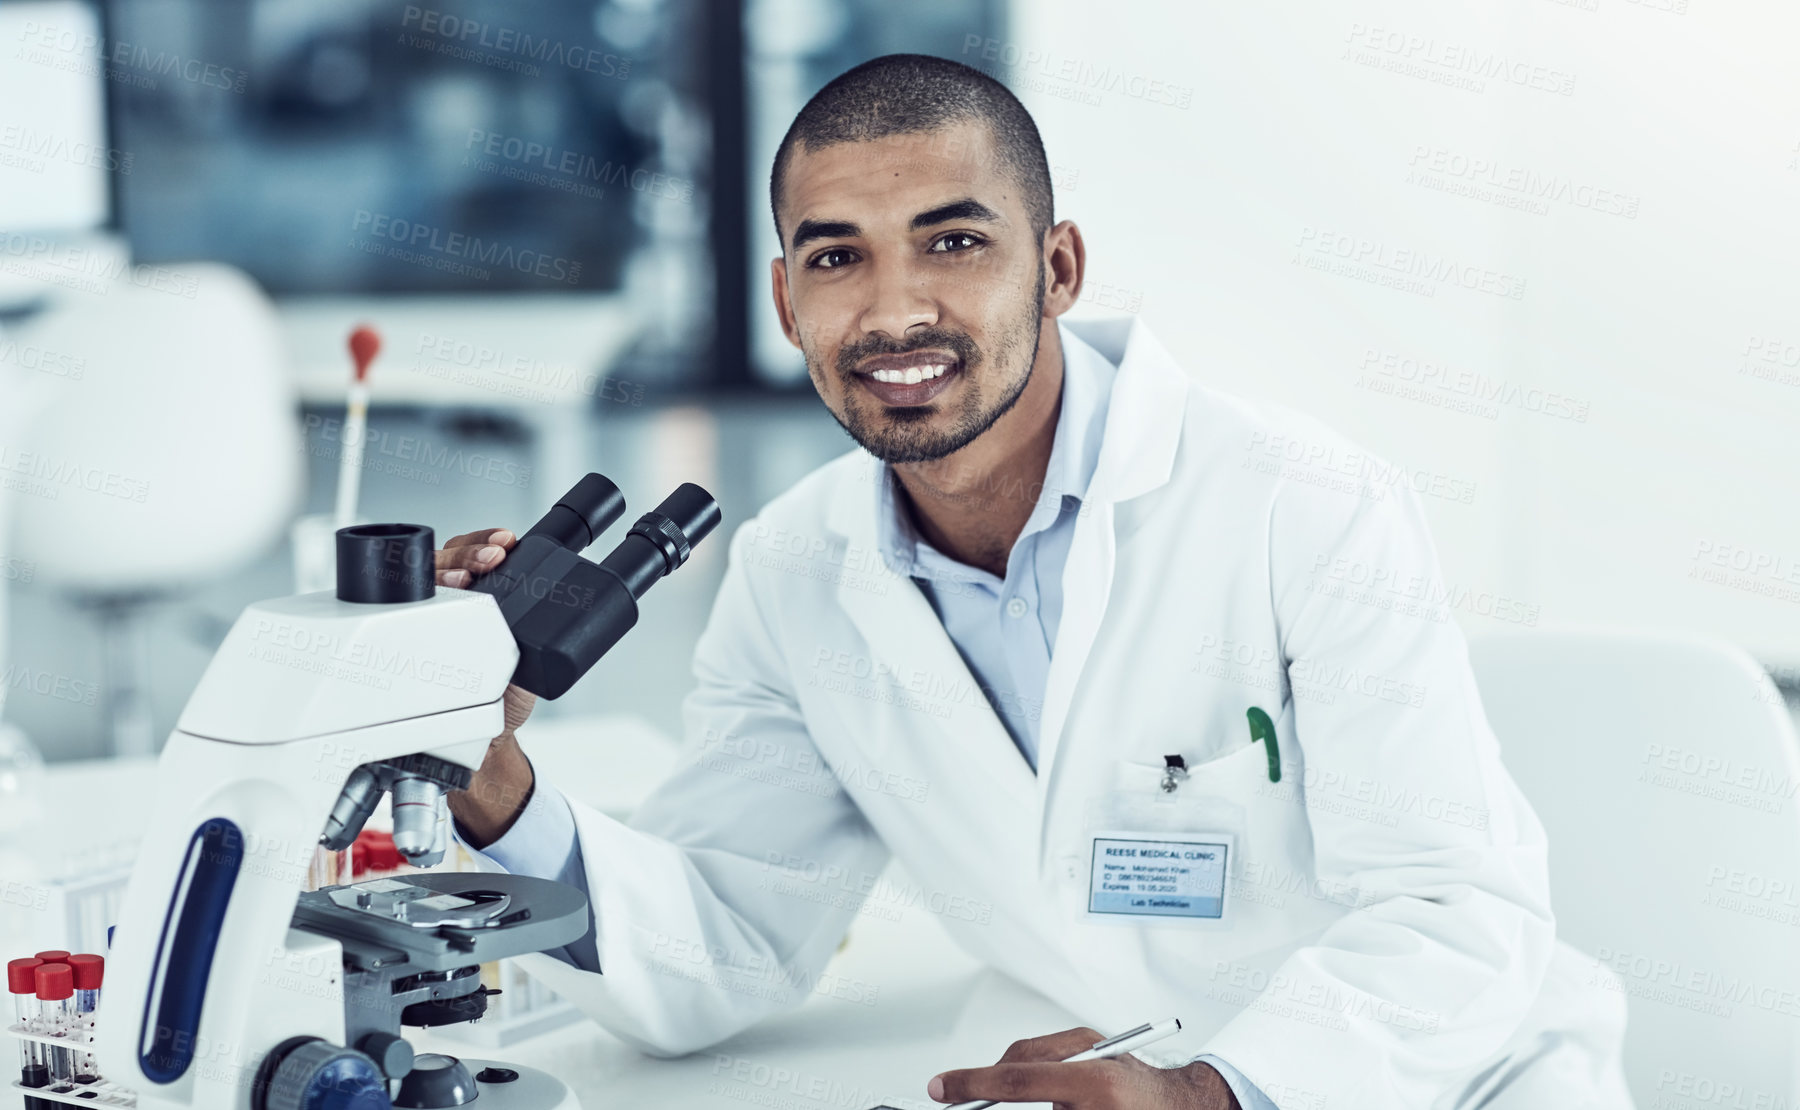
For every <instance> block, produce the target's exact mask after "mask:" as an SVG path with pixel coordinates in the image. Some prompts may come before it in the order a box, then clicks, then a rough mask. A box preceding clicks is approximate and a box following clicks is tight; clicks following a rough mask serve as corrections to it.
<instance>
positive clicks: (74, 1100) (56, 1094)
mask: <svg viewBox="0 0 1800 1110" xmlns="http://www.w3.org/2000/svg"><path fill="white" fill-rule="evenodd" d="M6 1032H7V1033H8V1034H10V1035H12V1036H14V1037H17V1038H18V1039H19V1040H21V1041H36V1042H37V1043H39V1044H46V1045H51V1046H53V1047H55V1048H66V1049H71V1050H74V1051H81V1050H84V1049H91V1048H92V1047H93V1045H94V1033H93V1031H92V1030H87V1031H85V1032H80V1033H76V1034H73V1035H70V1036H62V1037H55V1036H51V1035H49V1034H47V1033H34V1032H32V1031H30V1030H28V1029H26V1028H25V1027H24V1026H23V1025H18V1024H13V1025H9V1026H7V1027H6ZM12 1087H13V1089H14V1090H16V1091H18V1092H19V1093H20V1094H21V1095H24V1096H25V1097H27V1098H41V1099H45V1100H48V1101H50V1102H67V1103H70V1104H72V1105H75V1106H110V1107H115V1108H124V1107H133V1106H136V1105H137V1092H135V1091H132V1090H128V1089H127V1088H124V1087H121V1086H119V1085H118V1084H117V1083H109V1082H107V1081H106V1080H104V1079H100V1080H96V1081H95V1082H93V1083H66V1082H65V1083H57V1082H54V1081H53V1082H51V1083H50V1085H49V1086H46V1087H27V1086H25V1084H24V1083H22V1082H20V1081H19V1080H18V1079H14V1080H13V1081H12Z"/></svg>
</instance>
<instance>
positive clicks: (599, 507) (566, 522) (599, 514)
mask: <svg viewBox="0 0 1800 1110" xmlns="http://www.w3.org/2000/svg"><path fill="white" fill-rule="evenodd" d="M624 515H625V495H624V494H622V493H620V492H619V487H618V486H615V485H613V484H612V482H610V481H608V480H607V479H606V477H605V476H604V475H600V474H589V475H588V476H587V477H585V478H583V479H582V480H581V481H579V482H576V483H575V485H574V487H573V488H572V489H570V490H569V492H568V493H565V494H563V496H562V499H561V500H559V501H558V502H557V503H556V504H555V505H552V506H551V507H550V511H549V512H547V513H545V514H544V516H543V519H541V520H539V521H538V522H537V523H536V524H533V525H532V526H531V531H529V532H526V533H525V535H524V536H522V537H520V538H521V539H530V538H531V537H532V536H543V537H545V538H546V539H548V540H550V541H551V542H553V543H555V544H556V545H557V546H558V547H566V548H568V549H569V550H570V551H573V552H575V553H576V554H577V555H579V554H581V552H582V551H583V550H585V549H586V548H587V546H588V545H589V544H591V543H593V542H594V541H595V540H597V539H599V538H600V533H602V532H604V531H606V530H607V529H608V528H611V527H612V526H613V523H614V522H615V521H617V520H618V519H619V518H620V517H622V516H624Z"/></svg>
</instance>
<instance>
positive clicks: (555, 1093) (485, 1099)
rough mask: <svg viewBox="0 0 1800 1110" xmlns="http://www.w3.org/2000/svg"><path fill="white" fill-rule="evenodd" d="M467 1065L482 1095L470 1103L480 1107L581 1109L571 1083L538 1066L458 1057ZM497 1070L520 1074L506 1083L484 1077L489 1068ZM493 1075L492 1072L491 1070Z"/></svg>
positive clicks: (495, 1109)
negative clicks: (570, 1087)
mask: <svg viewBox="0 0 1800 1110" xmlns="http://www.w3.org/2000/svg"><path fill="white" fill-rule="evenodd" d="M458 1059H460V1060H462V1063H463V1067H465V1068H468V1069H469V1074H471V1075H473V1076H474V1077H475V1085H476V1087H477V1089H478V1090H479V1091H480V1092H481V1097H480V1098H478V1099H476V1100H475V1101H474V1102H473V1103H471V1104H470V1105H471V1106H473V1107H479V1108H480V1110H581V1100H580V1099H578V1098H576V1097H575V1092H574V1091H571V1090H570V1089H569V1085H568V1084H567V1083H564V1082H563V1081H562V1080H560V1079H558V1078H556V1077H555V1076H553V1075H551V1074H550V1073H549V1072H544V1071H539V1070H537V1069H536V1068H527V1067H522V1066H521V1065H518V1064H507V1063H502V1062H501V1061H499V1060H475V1059H470V1058H468V1057H458ZM490 1068H491V1069H493V1070H494V1071H496V1072H508V1073H513V1074H516V1075H517V1076H518V1078H517V1079H514V1080H511V1081H510V1082H505V1083H494V1082H490V1081H487V1080H484V1079H482V1078H481V1077H482V1075H483V1073H484V1072H488V1069H490ZM489 1074H491V1073H489Z"/></svg>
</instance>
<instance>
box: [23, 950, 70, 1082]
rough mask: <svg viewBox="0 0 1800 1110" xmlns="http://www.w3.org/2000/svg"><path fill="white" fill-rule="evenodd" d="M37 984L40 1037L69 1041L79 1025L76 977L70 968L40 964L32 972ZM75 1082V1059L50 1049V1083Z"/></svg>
mask: <svg viewBox="0 0 1800 1110" xmlns="http://www.w3.org/2000/svg"><path fill="white" fill-rule="evenodd" d="M31 974H32V978H33V979H35V980H36V981H37V1000H38V1020H37V1029H36V1030H35V1031H36V1032H38V1033H42V1034H44V1035H46V1036H50V1037H67V1036H69V1035H70V1032H71V1030H72V1029H73V1027H74V1023H75V973H74V971H73V970H72V969H70V967H69V965H68V964H43V963H41V964H39V965H38V966H37V967H35V968H33V969H32V972H31ZM73 1078H75V1056H74V1053H72V1052H70V1051H69V1050H68V1049H67V1048H64V1047H62V1046H61V1045H51V1046H50V1079H51V1081H52V1082H57V1083H67V1082H68V1081H69V1080H71V1079H73Z"/></svg>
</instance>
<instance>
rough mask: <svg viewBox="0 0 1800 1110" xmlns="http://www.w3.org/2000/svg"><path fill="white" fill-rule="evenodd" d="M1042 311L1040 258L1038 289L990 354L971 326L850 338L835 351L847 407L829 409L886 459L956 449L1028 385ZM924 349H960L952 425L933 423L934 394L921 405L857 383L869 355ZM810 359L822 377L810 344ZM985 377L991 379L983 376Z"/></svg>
mask: <svg viewBox="0 0 1800 1110" xmlns="http://www.w3.org/2000/svg"><path fill="white" fill-rule="evenodd" d="M1043 313H1044V270H1043V267H1042V266H1039V267H1038V277H1037V289H1036V291H1035V292H1034V293H1033V294H1032V295H1031V297H1030V298H1029V300H1028V301H1027V302H1026V303H1024V304H1022V305H1021V306H1020V311H1019V312H1018V313H1017V314H1016V315H1015V316H1014V317H1013V318H1012V320H1010V321H1008V322H1007V323H1006V324H1005V325H1004V326H1003V327H1002V328H1001V329H1000V333H999V337H998V338H997V339H996V340H995V342H994V343H993V349H992V352H991V356H990V352H988V351H984V350H982V349H981V347H980V346H978V345H977V344H976V342H975V341H974V340H973V339H971V338H969V336H968V333H966V332H961V331H956V330H953V329H950V328H938V327H932V328H923V329H920V330H918V331H914V332H908V333H907V337H906V339H905V340H904V341H896V340H892V339H888V338H887V337H885V336H881V335H871V336H867V337H865V338H863V339H860V340H858V341H857V342H855V343H852V344H849V345H848V346H845V347H843V348H841V349H840V350H839V351H838V354H837V365H836V373H837V375H838V379H839V380H840V381H841V382H843V384H844V410H843V411H842V412H833V413H832V416H833V417H835V418H836V419H837V422H838V424H839V425H840V426H841V427H842V428H843V429H844V431H845V432H847V433H849V435H850V438H851V439H854V440H855V441H856V442H857V443H859V444H861V445H862V447H863V449H864V450H865V451H867V452H869V454H871V455H874V456H875V457H876V458H878V459H880V460H882V461H883V462H887V463H919V462H934V461H936V460H938V459H942V458H944V457H946V456H948V455H951V454H954V453H955V452H957V451H960V450H962V449H963V448H964V447H967V446H968V445H969V444H970V443H973V442H974V441H975V439H976V438H977V437H978V436H980V435H981V434H982V433H983V432H985V431H987V430H988V429H989V428H991V427H993V426H994V422H995V421H996V420H999V419H1000V418H1001V417H1002V416H1004V415H1006V413H1007V411H1008V410H1010V409H1011V408H1012V407H1013V405H1014V404H1016V403H1017V402H1018V400H1019V396H1020V395H1021V394H1022V393H1024V392H1025V386H1026V385H1027V384H1028V383H1029V382H1030V381H1031V371H1032V367H1033V366H1034V365H1035V364H1036V362H1037V352H1038V341H1039V339H1040V338H1041V336H1042V331H1041V328H1042V320H1043ZM925 350H948V351H951V352H952V353H954V354H955V355H956V358H957V363H958V371H959V372H960V373H961V374H962V375H963V382H962V387H963V388H962V401H961V403H960V404H958V405H957V407H956V411H955V413H954V418H953V419H952V420H951V422H950V426H949V427H948V428H936V429H934V428H933V427H931V423H932V421H933V419H934V418H936V417H937V415H938V412H939V409H940V406H939V405H938V404H937V403H936V402H935V401H934V402H931V403H928V404H923V405H910V406H890V405H883V404H881V403H880V402H879V401H876V400H875V399H874V398H872V397H869V396H868V395H866V394H865V393H864V392H863V391H862V390H861V389H860V388H859V387H858V386H857V384H856V367H857V366H858V364H860V363H861V362H862V361H863V360H865V359H867V358H869V357H870V356H872V355H892V354H907V353H909V352H912V351H925ZM1021 355H1023V356H1024V357H1023V358H1021V357H1020V356H1021ZM806 366H807V370H808V372H809V373H811V374H812V376H813V380H814V381H815V382H818V381H823V380H824V375H825V374H826V370H825V366H824V362H823V360H822V359H821V358H819V357H818V356H817V355H816V354H815V353H814V352H813V351H810V350H809V351H807V352H806ZM988 367H991V368H992V369H991V371H989V372H988V373H987V374H982V373H979V371H981V370H983V369H984V368H988ZM984 378H987V379H991V380H987V381H985V382H984ZM984 385H985V386H986V387H987V388H984ZM827 407H828V408H829V406H827Z"/></svg>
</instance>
